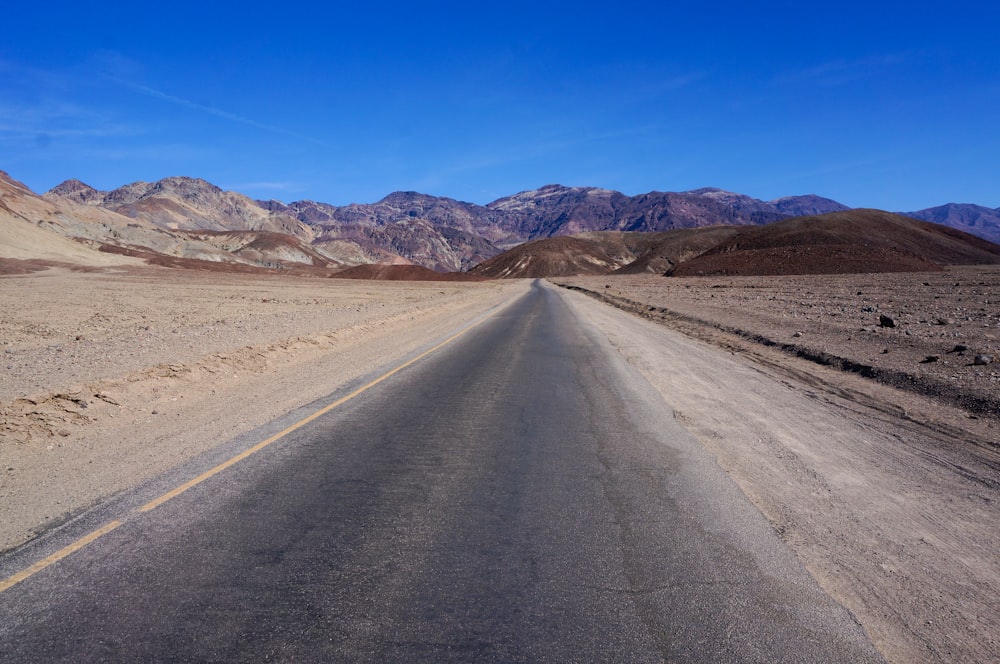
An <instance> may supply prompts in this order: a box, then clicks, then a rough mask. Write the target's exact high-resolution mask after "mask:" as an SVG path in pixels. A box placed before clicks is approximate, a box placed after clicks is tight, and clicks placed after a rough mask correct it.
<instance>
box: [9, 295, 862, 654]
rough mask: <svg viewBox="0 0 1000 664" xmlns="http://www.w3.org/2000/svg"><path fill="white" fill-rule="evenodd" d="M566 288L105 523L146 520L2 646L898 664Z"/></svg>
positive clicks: (36, 586)
mask: <svg viewBox="0 0 1000 664" xmlns="http://www.w3.org/2000/svg"><path fill="white" fill-rule="evenodd" d="M562 297H563V295H562V294H560V293H559V292H558V291H557V290H556V289H554V288H552V287H547V286H542V285H541V284H536V285H535V287H534V288H532V289H531V291H530V293H528V294H527V295H526V296H524V297H522V298H521V299H519V300H518V301H517V302H515V303H513V304H511V305H510V306H508V307H507V308H505V309H503V310H501V311H500V312H499V313H498V314H496V315H494V316H493V317H491V318H490V319H488V320H487V321H485V322H484V323H482V324H481V325H479V326H478V327H476V328H475V329H473V330H472V331H470V332H469V333H467V334H465V335H464V336H462V337H460V338H458V339H457V340H455V341H453V342H452V343H450V344H448V345H447V346H445V347H443V348H442V349H440V350H438V351H436V352H435V353H433V354H431V355H429V356H427V357H425V358H423V359H421V360H420V361H418V362H416V363H414V364H413V365H412V366H409V367H407V368H405V369H404V370H402V371H400V372H398V373H397V374H395V375H394V376H392V377H391V378H389V379H387V380H385V381H384V382H382V383H380V384H379V385H377V386H375V387H373V388H372V389H370V390H368V391H365V392H364V393H362V394H360V395H358V396H356V397H354V398H352V399H351V400H349V401H347V402H346V403H344V404H343V405H341V406H338V407H337V408H335V409H333V410H331V411H330V412H328V413H326V414H325V415H323V416H322V417H320V418H318V419H316V420H315V421H313V422H311V423H310V424H308V425H307V426H304V427H302V428H300V429H298V430H296V431H295V432H293V433H291V434H289V435H287V436H285V437H284V438H282V439H280V440H279V441H278V442H276V443H274V444H273V445H270V446H268V447H267V448H265V449H263V450H262V451H260V452H258V453H257V454H254V455H253V456H250V457H249V458H247V459H245V460H243V461H241V462H240V463H238V464H235V465H233V466H232V467H230V468H228V469H227V470H226V471H224V472H222V473H219V474H218V475H215V476H214V477H212V478H210V479H208V480H206V481H204V482H202V483H200V484H198V485H197V486H195V487H193V488H191V489H189V490H187V491H185V492H184V493H181V494H180V495H178V496H177V497H175V498H173V499H172V500H169V501H168V502H165V503H164V504H163V505H161V506H159V507H157V508H156V509H154V510H152V511H149V512H147V513H141V514H140V513H138V512H136V511H135V510H134V508H128V507H127V505H129V504H130V503H129V500H128V499H127V498H126V499H122V498H119V499H118V500H117V503H116V505H118V506H117V507H105V508H103V509H104V511H103V512H102V511H101V510H100V509H99V510H95V514H96V515H94V516H90V517H86V518H84V519H81V520H80V522H81V523H86V521H87V518H90V519H93V520H94V527H96V526H99V525H100V521H101V519H106V515H105V512H107V511H108V510H111V511H113V510H115V509H117V510H126V511H127V510H128V509H131V512H128V513H126V514H123V515H120V516H118V517H117V518H120V519H121V520H122V521H123V524H122V525H121V526H119V527H117V528H116V529H114V530H113V531H111V532H109V533H108V534H106V535H104V536H102V537H100V538H99V539H97V540H96V541H94V542H92V543H90V544H89V545H87V546H86V547H84V548H82V549H80V550H79V551H76V552H75V553H73V554H72V555H69V556H67V557H65V558H64V559H62V560H60V561H59V562H57V563H55V564H53V565H51V566H49V567H47V568H45V569H44V570H42V571H40V572H38V573H37V574H35V575H34V576H31V577H30V578H28V579H26V580H24V581H22V582H20V583H18V584H17V585H14V586H13V587H11V588H9V589H7V590H6V591H4V592H2V593H0V661H4V662H7V661H26V662H27V661H73V662H84V661H295V662H302V661H324V662H333V661H372V662H421V661H424V662H445V661H462V662H480V661H498V662H521V661H526V662H541V661H546V662H645V661H650V662H654V661H655V662H660V661H670V662H688V661H690V662H866V661H880V660H879V658H878V656H877V655H876V654H875V653H874V651H873V649H872V647H871V645H870V644H869V642H868V641H867V639H866V637H865V635H864V633H863V631H862V630H861V628H860V627H859V626H858V625H857V624H856V623H855V622H853V620H852V619H851V617H850V616H849V615H848V614H847V612H846V611H844V610H843V609H842V608H840V607H839V606H838V605H836V604H835V603H834V602H832V600H830V599H829V598H828V597H827V596H826V595H825V594H824V593H823V592H822V591H821V590H820V589H819V588H818V587H817V586H816V584H815V582H813V580H812V579H811V578H810V577H809V576H808V575H807V574H806V573H805V571H804V570H803V569H802V568H801V566H800V565H799V564H798V563H797V561H796V559H795V558H794V557H793V556H792V555H791V554H790V553H789V552H788V551H787V550H786V549H785V548H784V546H783V545H782V544H781V542H780V540H779V539H778V538H777V537H776V536H775V535H774V533H773V531H772V530H771V529H770V527H769V526H768V524H767V522H766V521H765V520H764V519H763V517H761V515H760V514H759V513H758V512H757V511H756V510H755V509H754V508H753V507H752V506H751V505H750V504H749V503H748V502H747V501H746V499H745V498H744V497H743V496H742V494H741V493H740V492H739V491H738V490H737V489H736V488H735V487H734V486H733V485H732V483H731V482H730V481H729V480H728V478H727V477H726V476H725V474H724V473H722V472H721V471H720V470H719V469H718V468H717V467H716V466H715V464H714V463H713V462H712V460H711V459H710V458H708V457H707V455H706V454H705V453H704V452H703V451H702V450H701V448H700V447H699V446H698V444H697V442H696V441H694V440H693V439H692V438H691V437H690V435H689V434H688V433H687V432H686V431H685V430H684V429H683V428H682V427H681V426H679V425H678V424H677V422H675V421H674V419H673V417H672V413H671V411H670V408H669V406H667V405H666V404H664V403H663V401H662V399H660V397H659V396H658V395H656V393H655V392H654V391H653V390H652V389H651V388H650V387H649V385H648V384H647V383H646V382H645V380H644V379H643V378H642V377H641V376H640V375H639V374H638V372H636V371H634V370H632V368H631V367H629V366H628V365H627V364H626V363H624V362H623V361H622V360H621V358H620V356H619V355H618V354H617V353H616V352H615V351H614V349H613V348H611V347H610V346H609V344H608V343H607V341H606V339H603V338H601V337H599V336H598V335H597V334H596V333H595V332H593V331H592V329H591V328H590V327H589V326H588V325H587V324H586V322H585V321H582V320H578V319H577V318H575V317H574V315H573V313H572V311H571V310H570V309H569V308H568V307H567V306H566V304H565V303H564V301H563V300H562ZM132 503H135V501H134V500H133V501H132ZM122 505H125V506H126V507H122ZM74 527H76V528H78V529H79V528H80V527H81V526H80V524H79V523H78V524H75V526H74ZM88 527H90V526H88ZM52 539H53V543H52V544H49V545H47V546H49V547H50V548H51V547H54V546H56V543H55V540H57V539H58V538H57V537H55V536H53V538H52ZM43 545H45V542H44V541H43V542H42V543H41V544H36V545H35V548H36V549H38V552H37V553H32V554H31V555H35V556H36V557H37V556H39V555H42V554H43V553H45V551H44V546H43ZM33 551H34V550H33ZM18 556H20V558H18ZM27 556H28V554H26V553H24V552H23V551H22V552H16V555H15V556H14V559H15V561H16V560H20V559H21V558H26V557H27ZM12 564H13V563H12V562H11V557H10V556H8V560H7V565H8V568H9V567H10V566H11V565H12ZM8 571H9V570H8Z"/></svg>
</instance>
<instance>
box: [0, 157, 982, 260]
mask: <svg viewBox="0 0 1000 664" xmlns="http://www.w3.org/2000/svg"><path fill="white" fill-rule="evenodd" d="M0 203H2V205H0V216H3V217H4V218H6V217H15V218H19V219H21V220H22V221H23V220H26V221H28V222H30V223H31V224H33V225H35V226H37V227H39V228H44V229H47V230H49V231H54V232H55V233H58V234H60V235H62V236H64V237H66V238H72V239H75V240H77V241H80V242H83V243H86V244H89V245H90V246H91V247H92V248H94V249H99V250H101V251H103V252H112V253H124V254H128V255H133V256H139V257H142V258H145V259H147V260H153V262H161V263H163V262H167V263H171V261H173V262H176V261H189V260H197V261H203V262H206V261H207V262H212V263H220V264H234V265H244V266H248V267H253V266H256V267H263V268H269V269H313V270H316V269H319V270H327V271H332V270H336V269H341V268H344V267H349V266H354V265H362V264H369V263H396V264H407V263H409V264H414V265H419V266H423V267H426V268H430V269H433V270H436V271H440V272H449V271H467V270H469V269H470V268H472V267H473V266H475V265H478V264H480V263H483V262H484V261H486V260H487V259H489V258H492V257H494V256H496V255H498V254H500V253H502V252H503V251H505V250H507V249H509V248H511V247H514V246H517V245H520V244H522V243H524V242H527V241H530V240H535V239H542V238H551V237H562V236H569V235H574V234H578V233H588V232H595V231H617V232H624V233H632V232H663V231H669V230H676V229H697V228H704V227H709V226H717V225H730V226H740V227H742V226H759V225H765V224H771V223H774V222H778V221H781V220H784V219H789V218H794V217H801V216H806V215H818V214H826V213H831V212H840V211H845V210H848V208H847V206H844V205H842V204H840V203H838V202H836V201H833V200H830V199H827V198H822V197H819V196H814V195H808V196H790V197H785V198H779V199H776V200H772V201H762V200H759V199H755V198H752V197H750V196H746V195H743V194H737V193H732V192H727V191H723V190H721V189H714V188H705V189H696V190H693V191H686V192H658V191H654V192H650V193H646V194H640V195H638V196H627V195H625V194H623V193H621V192H617V191H612V190H608V189H600V188H596V187H565V186H561V185H547V186H544V187H541V188H540V189H535V190H531V191H525V192H521V193H518V194H514V195H512V196H507V197H504V198H500V199H498V200H496V201H493V202H492V203H489V204H487V205H477V204H474V203H466V202H462V201H457V200H454V199H450V198H444V197H437V196H430V195H427V194H421V193H417V192H395V193H392V194H389V195H388V196H386V197H385V198H383V199H382V200H380V201H378V202H376V203H368V204H357V203H355V204H350V205H344V206H335V205H330V204H327V203H322V202H315V201H308V200H305V201H296V202H291V203H283V202H280V201H275V200H271V201H256V200H253V199H251V198H249V197H247V196H244V195H242V194H239V193H235V192H231V191H224V190H222V189H221V188H219V187H217V186H215V185H213V184H211V183H209V182H206V181H205V180H201V179H197V178H189V177H170V178H165V179H162V180H159V181H157V182H152V183H148V182H135V183H132V184H128V185H125V186H122V187H119V188H117V189H114V190H112V191H100V190H97V189H95V188H93V187H90V186H88V185H86V184H85V183H83V182H80V181H79V180H67V181H66V182H63V183H62V184H60V185H58V186H56V187H54V188H53V189H52V190H50V191H49V192H47V193H45V194H44V195H42V196H39V195H37V194H35V193H33V192H31V191H30V190H29V189H28V188H27V187H25V186H24V185H23V184H21V183H19V182H17V181H16V180H14V179H12V178H11V177H10V176H8V175H7V174H5V173H3V172H0ZM19 210H22V211H24V210H30V214H20V213H19ZM908 214H909V216H911V217H914V218H918V219H924V220H928V221H932V222H934V223H937V224H942V225H945V226H950V227H953V228H958V229H960V230H964V231H967V232H969V233H972V234H975V235H978V236H979V237H983V238H986V239H989V240H991V241H994V242H1000V210H994V209H990V208H986V207H981V206H974V205H956V204H949V205H944V206H941V207H936V208H931V209H928V210H921V211H918V212H911V213H908ZM19 215H20V216H19ZM171 264H173V263H171Z"/></svg>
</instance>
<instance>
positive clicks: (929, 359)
mask: <svg viewBox="0 0 1000 664" xmlns="http://www.w3.org/2000/svg"><path fill="white" fill-rule="evenodd" d="M937 361H938V356H937V355H928V356H927V357H925V358H924V359H922V360H920V364H930V363H931V362H937Z"/></svg>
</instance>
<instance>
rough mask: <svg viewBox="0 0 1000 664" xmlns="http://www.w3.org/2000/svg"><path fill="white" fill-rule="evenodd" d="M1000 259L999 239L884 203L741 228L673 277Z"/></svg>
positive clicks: (903, 267) (913, 268)
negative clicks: (913, 216)
mask: <svg viewBox="0 0 1000 664" xmlns="http://www.w3.org/2000/svg"><path fill="white" fill-rule="evenodd" d="M945 265H1000V245H996V244H993V243H991V242H989V241H987V240H984V239H982V238H979V237H976V236H974V235H970V234H968V233H964V232H962V231H958V230H955V229H953V228H948V227H946V226H940V225H937V224H932V223H929V222H924V221H918V220H916V219H911V218H909V217H905V216H903V215H898V214H893V213H890V212H882V211H881V210H863V209H862V210H849V211H845V212H831V213H829V214H824V215H818V216H811V217H796V218H793V219H787V220H785V221H780V222H777V223H774V224H770V225H767V226H759V227H755V228H744V229H740V231H739V232H737V233H736V234H735V235H733V236H732V237H731V238H729V239H727V240H725V241H724V242H722V243H720V244H718V245H717V246H715V247H713V248H712V249H709V250H708V251H706V252H705V253H703V254H701V255H700V256H698V257H696V258H692V259H691V260H689V261H685V262H684V263H681V264H680V265H678V266H677V267H676V269H675V270H674V271H673V275H675V276H709V275H776V274H839V273H852V272H853V273H859V272H873V273H874V272H917V271H927V270H940V269H941V268H942V266H945Z"/></svg>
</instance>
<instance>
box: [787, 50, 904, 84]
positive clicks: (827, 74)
mask: <svg viewBox="0 0 1000 664" xmlns="http://www.w3.org/2000/svg"><path fill="white" fill-rule="evenodd" d="M906 60H907V56H906V54H902V53H896V54H889V55H877V56H872V57H868V58H860V59H858V60H842V59H841V60H830V61H827V62H823V63H820V64H818V65H816V66H813V67H808V68H805V69H800V70H797V71H791V72H787V73H785V74H783V75H781V76H779V77H778V78H777V79H776V82H777V83H779V84H798V83H818V84H819V85H827V86H834V85H843V84H845V83H850V82H852V81H856V80H858V79H862V78H867V77H869V76H872V75H875V74H878V73H880V72H882V71H885V70H886V69H890V68H892V67H896V66H898V65H900V64H903V63H904V62H906Z"/></svg>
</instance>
